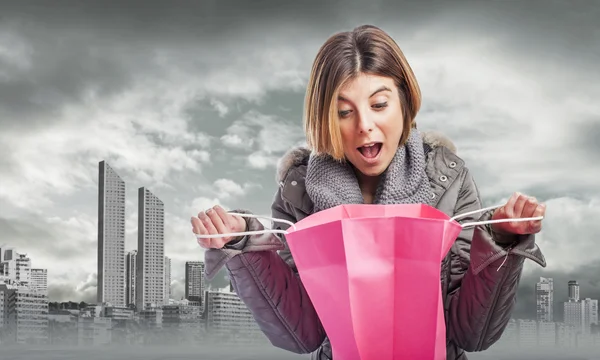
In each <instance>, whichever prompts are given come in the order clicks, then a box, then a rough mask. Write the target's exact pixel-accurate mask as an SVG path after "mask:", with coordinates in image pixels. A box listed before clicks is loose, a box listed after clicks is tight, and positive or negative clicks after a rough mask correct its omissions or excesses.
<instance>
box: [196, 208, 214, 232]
mask: <svg viewBox="0 0 600 360" xmlns="http://www.w3.org/2000/svg"><path fill="white" fill-rule="evenodd" d="M198 218H199V219H200V221H202V225H204V227H205V228H206V231H207V233H208V234H211V235H215V234H218V232H217V229H215V226H214V225H213V223H212V221H211V219H210V218H209V217H208V215H206V214H205V213H204V212H201V213H199V214H198Z"/></svg>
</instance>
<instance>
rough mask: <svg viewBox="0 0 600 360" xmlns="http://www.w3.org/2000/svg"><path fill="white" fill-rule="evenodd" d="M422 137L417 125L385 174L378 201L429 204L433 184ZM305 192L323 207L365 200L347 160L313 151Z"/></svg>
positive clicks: (314, 202) (317, 207)
mask: <svg viewBox="0 0 600 360" xmlns="http://www.w3.org/2000/svg"><path fill="white" fill-rule="evenodd" d="M425 164H426V162H425V151H424V149H423V141H422V140H421V136H420V134H419V133H418V131H417V130H416V129H412V130H411V134H410V136H409V138H408V141H407V143H406V144H405V145H404V146H401V147H399V148H398V150H397V151H396V155H395V156H394V158H393V159H392V162H391V164H390V166H389V167H388V169H387V170H386V171H385V173H384V174H383V176H382V179H381V181H380V183H379V186H378V188H377V191H376V193H375V199H374V203H375V204H419V203H420V204H428V205H429V204H430V201H431V194H432V192H431V187H430V184H429V178H428V177H427V174H426V173H425ZM306 192H307V193H308V196H309V197H310V198H311V200H312V201H313V204H314V211H315V212H317V211H321V210H325V209H329V208H332V207H335V206H338V205H343V204H363V203H364V199H363V196H362V193H361V191H360V188H359V185H358V180H357V178H356V175H355V173H354V171H353V169H352V166H351V165H350V163H348V162H339V161H336V160H334V159H333V158H332V157H331V156H329V155H318V156H314V155H311V156H310V159H309V161H308V167H307V170H306Z"/></svg>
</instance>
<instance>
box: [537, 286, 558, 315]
mask: <svg viewBox="0 0 600 360" xmlns="http://www.w3.org/2000/svg"><path fill="white" fill-rule="evenodd" d="M535 300H536V307H537V321H540V322H552V321H554V320H553V319H554V280H553V279H552V278H544V277H540V281H539V282H538V283H537V284H536V285H535Z"/></svg>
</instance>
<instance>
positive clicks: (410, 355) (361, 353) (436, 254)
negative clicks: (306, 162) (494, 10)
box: [286, 205, 462, 360]
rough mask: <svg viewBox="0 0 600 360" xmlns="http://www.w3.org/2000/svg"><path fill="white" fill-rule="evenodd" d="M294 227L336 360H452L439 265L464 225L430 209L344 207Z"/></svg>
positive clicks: (302, 268) (295, 248)
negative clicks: (448, 351) (449, 355)
mask: <svg viewBox="0 0 600 360" xmlns="http://www.w3.org/2000/svg"><path fill="white" fill-rule="evenodd" d="M295 225H296V226H295V229H294V230H291V231H290V230H288V233H287V234H286V239H287V242H288V245H289V247H290V250H291V252H292V256H293V257H294V260H295V263H296V266H297V268H298V271H299V273H300V277H301V279H302V282H303V284H304V286H305V288H306V290H307V292H308V294H309V296H310V298H311V301H312V302H313V304H314V306H315V308H316V310H317V313H318V314H319V317H320V318H321V322H322V323H323V326H324V327H325V330H326V332H327V335H328V336H329V339H330V341H331V345H332V350H333V356H334V359H339V360H345V359H346V360H350V359H357V360H358V359H360V360H371V359H424V360H425V359H431V360H439V359H445V357H446V329H445V322H444V309H443V303H442V295H441V281H440V272H441V269H440V264H441V261H442V259H443V258H444V256H445V255H446V253H447V252H448V250H449V249H450V247H451V246H452V244H453V242H454V240H455V239H456V237H457V236H458V234H459V233H460V231H461V229H462V227H461V226H460V225H459V224H458V223H457V222H454V221H449V218H448V216H446V215H445V214H444V213H442V212H440V211H439V210H437V209H435V208H432V207H429V206H426V205H343V206H338V207H336V208H332V209H328V210H325V211H321V212H319V213H317V214H314V215H312V216H310V217H307V218H306V219H304V220H302V221H300V222H298V223H296V224H295ZM325 289H326V290H325Z"/></svg>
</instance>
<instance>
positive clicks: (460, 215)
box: [195, 205, 544, 239]
mask: <svg viewBox="0 0 600 360" xmlns="http://www.w3.org/2000/svg"><path fill="white" fill-rule="evenodd" d="M502 206H504V205H495V206H490V207H486V208H483V209H478V210H474V211H469V212H466V213H463V214H459V215H455V216H454V217H452V218H450V221H453V220H454V221H456V219H459V218H462V217H465V216H468V215H473V214H477V213H482V212H485V211H488V210H492V209H497V208H499V207H502ZM229 214H230V215H237V216H240V217H244V218H255V219H265V220H271V221H272V222H279V223H283V224H288V225H290V226H291V227H293V228H294V229H296V225H295V224H294V223H293V222H291V221H288V220H283V219H277V218H272V217H269V216H262V215H254V214H239V213H229ZM542 219H544V217H543V216H538V217H531V218H520V219H499V220H487V221H474V222H468V223H464V224H461V226H462V227H463V228H466V227H471V226H479V225H487V224H496V223H503V222H522V221H536V220H542ZM287 233H288V232H287V230H276V229H265V230H256V231H243V232H234V233H225V234H206V235H201V234H195V235H196V238H197V239H211V238H222V237H234V236H245V235H262V234H284V235H286V234H287Z"/></svg>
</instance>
